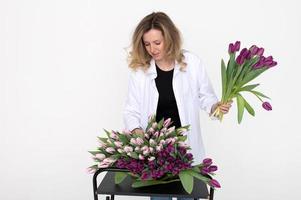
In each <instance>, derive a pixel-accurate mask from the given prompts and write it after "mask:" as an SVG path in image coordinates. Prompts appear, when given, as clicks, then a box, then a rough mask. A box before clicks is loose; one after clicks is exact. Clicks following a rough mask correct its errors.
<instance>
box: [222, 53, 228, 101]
mask: <svg viewBox="0 0 301 200" xmlns="http://www.w3.org/2000/svg"><path fill="white" fill-rule="evenodd" d="M221 73H222V98H223V97H224V96H225V93H226V86H227V73H226V66H225V62H224V60H223V59H222V64H221Z"/></svg>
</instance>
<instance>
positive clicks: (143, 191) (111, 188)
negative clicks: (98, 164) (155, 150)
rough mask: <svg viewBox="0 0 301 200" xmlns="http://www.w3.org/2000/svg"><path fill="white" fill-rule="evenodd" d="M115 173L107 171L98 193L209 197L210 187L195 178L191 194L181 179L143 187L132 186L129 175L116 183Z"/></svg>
mask: <svg viewBox="0 0 301 200" xmlns="http://www.w3.org/2000/svg"><path fill="white" fill-rule="evenodd" d="M114 173H115V172H110V171H109V172H107V174H106V175H105V177H104V178H103V180H102V181H101V183H100V185H99V187H98V188H97V193H98V194H108V195H129V196H161V197H182V198H208V195H209V193H208V189H207V186H206V184H205V183H204V182H202V181H200V180H198V179H196V178H194V187H193V191H192V193H191V194H188V193H187V192H186V191H185V189H184V188H183V186H182V184H181V182H180V181H176V182H172V183H168V184H161V185H154V186H146V187H141V188H132V186H131V185H132V182H133V180H132V178H131V177H130V176H127V177H126V178H125V180H124V181H123V182H122V183H120V184H115V182H114Z"/></svg>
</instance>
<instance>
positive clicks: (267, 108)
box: [262, 101, 272, 111]
mask: <svg viewBox="0 0 301 200" xmlns="http://www.w3.org/2000/svg"><path fill="white" fill-rule="evenodd" d="M262 107H263V108H264V109H266V110H267V111H270V110H272V105H271V104H270V103H269V102H267V101H266V102H263V103H262Z"/></svg>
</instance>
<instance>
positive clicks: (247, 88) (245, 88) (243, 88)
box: [238, 84, 259, 92]
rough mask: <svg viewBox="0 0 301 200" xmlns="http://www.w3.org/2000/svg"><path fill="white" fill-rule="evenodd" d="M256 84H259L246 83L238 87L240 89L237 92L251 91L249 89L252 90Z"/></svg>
mask: <svg viewBox="0 0 301 200" xmlns="http://www.w3.org/2000/svg"><path fill="white" fill-rule="evenodd" d="M257 86H259V84H253V85H246V86H244V87H242V88H240V89H239V90H238V92H240V91H251V90H253V89H254V88H256V87H257Z"/></svg>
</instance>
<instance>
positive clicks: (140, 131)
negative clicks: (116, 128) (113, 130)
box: [132, 128, 144, 135]
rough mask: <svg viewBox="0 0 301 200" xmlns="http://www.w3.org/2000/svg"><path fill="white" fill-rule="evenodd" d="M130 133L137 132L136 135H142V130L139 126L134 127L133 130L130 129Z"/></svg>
mask: <svg viewBox="0 0 301 200" xmlns="http://www.w3.org/2000/svg"><path fill="white" fill-rule="evenodd" d="M132 133H134V134H138V135H144V132H143V130H142V129H141V128H135V129H134V130H132Z"/></svg>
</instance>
